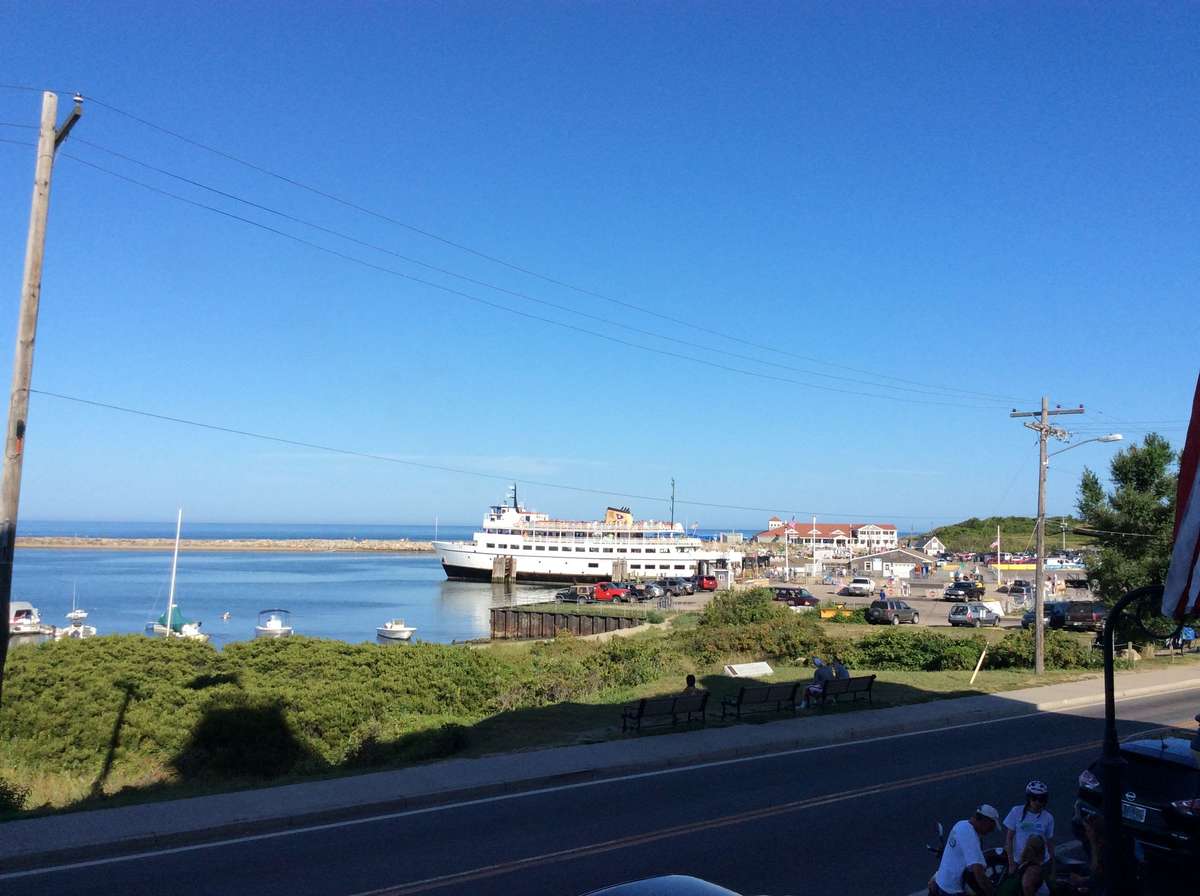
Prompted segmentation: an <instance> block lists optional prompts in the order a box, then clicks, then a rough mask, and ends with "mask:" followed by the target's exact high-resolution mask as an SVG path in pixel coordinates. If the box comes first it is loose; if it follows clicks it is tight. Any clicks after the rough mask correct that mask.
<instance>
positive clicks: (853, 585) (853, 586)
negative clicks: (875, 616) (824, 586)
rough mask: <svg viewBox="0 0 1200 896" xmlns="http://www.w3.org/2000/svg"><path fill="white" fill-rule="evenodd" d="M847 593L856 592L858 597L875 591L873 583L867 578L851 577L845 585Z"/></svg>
mask: <svg viewBox="0 0 1200 896" xmlns="http://www.w3.org/2000/svg"><path fill="white" fill-rule="evenodd" d="M846 593H847V594H857V595H859V596H860V597H867V596H869V595H872V594H874V593H875V583H874V582H873V581H871V580H870V579H867V578H862V577H861V576H860V577H858V578H853V579H851V580H850V583H849V584H848V585H847V586H846Z"/></svg>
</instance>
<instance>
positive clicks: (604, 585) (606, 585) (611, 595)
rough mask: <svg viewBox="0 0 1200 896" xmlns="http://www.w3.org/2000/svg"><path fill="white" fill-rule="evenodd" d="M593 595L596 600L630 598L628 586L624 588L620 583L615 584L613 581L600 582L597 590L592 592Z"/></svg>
mask: <svg viewBox="0 0 1200 896" xmlns="http://www.w3.org/2000/svg"><path fill="white" fill-rule="evenodd" d="M592 597H593V598H594V599H595V600H611V601H621V600H629V599H630V597H629V589H628V588H622V587H621V586H620V585H614V584H613V583H612V582H598V583H597V584H596V588H595V590H594V591H593V592H592Z"/></svg>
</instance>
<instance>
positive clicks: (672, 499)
mask: <svg viewBox="0 0 1200 896" xmlns="http://www.w3.org/2000/svg"><path fill="white" fill-rule="evenodd" d="M671 528H672V529H674V528H675V477H674V476H672V477H671Z"/></svg>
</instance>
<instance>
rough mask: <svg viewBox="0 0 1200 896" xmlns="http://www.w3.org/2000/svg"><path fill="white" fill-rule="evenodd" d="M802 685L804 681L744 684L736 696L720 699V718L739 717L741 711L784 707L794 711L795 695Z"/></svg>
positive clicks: (779, 710) (770, 709)
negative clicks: (731, 715)
mask: <svg viewBox="0 0 1200 896" xmlns="http://www.w3.org/2000/svg"><path fill="white" fill-rule="evenodd" d="M803 687H804V682H799V681H796V682H792V683H791V684H760V685H744V686H743V687H741V688H740V689H739V690H738V693H737V696H736V697H726V698H725V699H724V700H722V701H721V718H722V719H724V718H725V717H726V716H728V715H730V714H733V715H736V716H737V717H738V719H741V717H742V713H743V712H757V711H760V710H761V711H766V712H782V711H783V709H784V708H785V707H787V708H789V709H791V710H792V712H795V711H796V695H797V694H798V693H799V692H800V689H801V688H803Z"/></svg>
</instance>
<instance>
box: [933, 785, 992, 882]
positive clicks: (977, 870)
mask: <svg viewBox="0 0 1200 896" xmlns="http://www.w3.org/2000/svg"><path fill="white" fill-rule="evenodd" d="M999 826H1000V813H999V812H997V811H996V809H995V807H993V806H989V805H988V804H987V803H984V804H983V805H982V806H980V807H979V808H978V809H976V810H975V814H974V815H972V816H971V817H970V818H964V819H963V820H962V821H960V822H958V823H957V824H955V825H954V827H952V828H951V829H950V836H949V837H948V838H947V840H946V847H945V849H943V850H942V860H941V862H940V863H939V864H938V869H937V871H936V872H935V873H934V875H933V877H932V878H930V880H929V896H958V894H960V893H977V894H981V896H992V894H993V888H992V883H991V881H989V880H988V878H987V861H986V860H985V859H984V857H983V846H982V844H981V843H980V840H981V838H983V837H986V836H987V835H988V834H990V833H992V831H994V830H996V828H998V827H999Z"/></svg>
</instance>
